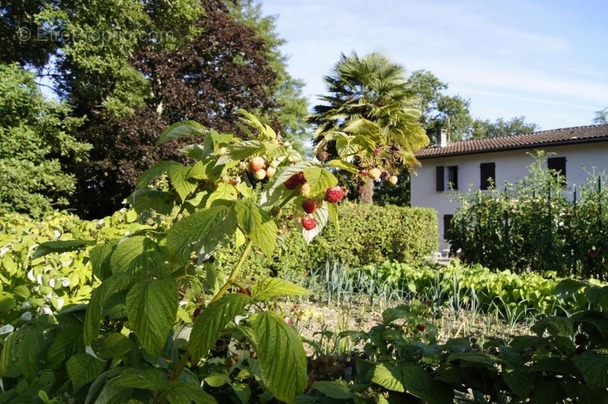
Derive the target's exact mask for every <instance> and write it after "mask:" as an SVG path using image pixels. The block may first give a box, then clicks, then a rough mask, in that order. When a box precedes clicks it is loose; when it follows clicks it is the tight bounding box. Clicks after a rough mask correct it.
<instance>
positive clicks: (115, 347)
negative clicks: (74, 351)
mask: <svg viewBox="0 0 608 404" xmlns="http://www.w3.org/2000/svg"><path fill="white" fill-rule="evenodd" d="M133 348H135V344H134V343H133V341H131V340H130V339H129V338H128V337H127V336H125V335H123V334H120V333H116V332H115V333H110V334H107V335H106V336H105V337H104V338H103V339H102V340H101V341H100V344H99V347H98V348H97V355H98V356H99V357H100V358H103V359H106V358H107V359H111V358H119V357H121V356H122V355H125V354H126V353H127V352H129V351H130V350H131V349H133Z"/></svg>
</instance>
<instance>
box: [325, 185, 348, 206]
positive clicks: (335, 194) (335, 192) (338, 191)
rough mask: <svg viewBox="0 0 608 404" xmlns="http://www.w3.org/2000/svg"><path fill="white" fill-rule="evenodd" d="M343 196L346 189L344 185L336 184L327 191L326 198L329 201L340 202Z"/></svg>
mask: <svg viewBox="0 0 608 404" xmlns="http://www.w3.org/2000/svg"><path fill="white" fill-rule="evenodd" d="M342 198H344V190H343V189H342V187H339V186H337V185H336V186H335V187H331V188H328V189H327V191H325V200H326V201H327V202H329V203H338V202H340V201H341V200H342Z"/></svg>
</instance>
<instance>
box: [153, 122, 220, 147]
mask: <svg viewBox="0 0 608 404" xmlns="http://www.w3.org/2000/svg"><path fill="white" fill-rule="evenodd" d="M208 132H209V131H208V130H207V129H205V127H204V126H203V125H201V124H200V123H198V122H194V121H184V122H177V123H174V124H173V125H171V126H169V127H168V128H167V129H165V130H164V131H163V133H162V134H161V135H160V138H159V139H158V141H157V142H156V145H157V146H160V145H161V144H163V143H165V142H168V141H170V140H173V139H180V138H183V137H188V136H205V135H206V134H207V133H208Z"/></svg>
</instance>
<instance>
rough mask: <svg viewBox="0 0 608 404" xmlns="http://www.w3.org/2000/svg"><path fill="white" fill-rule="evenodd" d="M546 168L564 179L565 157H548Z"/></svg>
mask: <svg viewBox="0 0 608 404" xmlns="http://www.w3.org/2000/svg"><path fill="white" fill-rule="evenodd" d="M547 168H548V169H549V170H552V171H554V172H557V173H559V174H560V175H561V176H562V177H564V179H565V178H566V158H565V157H549V158H548V159H547Z"/></svg>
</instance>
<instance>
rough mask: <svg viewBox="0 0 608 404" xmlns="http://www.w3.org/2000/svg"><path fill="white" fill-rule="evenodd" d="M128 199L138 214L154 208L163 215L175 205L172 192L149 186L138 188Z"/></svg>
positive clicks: (168, 212)
mask: <svg viewBox="0 0 608 404" xmlns="http://www.w3.org/2000/svg"><path fill="white" fill-rule="evenodd" d="M127 201H128V202H129V204H130V205H131V206H132V207H133V209H135V211H136V212H137V213H138V214H142V213H144V212H148V211H151V210H153V211H155V212H158V213H160V214H161V215H168V214H170V213H171V211H172V210H173V207H174V205H175V202H174V200H173V194H172V193H171V192H165V191H158V190H156V189H148V188H144V189H138V190H136V191H135V192H133V193H132V194H131V196H129V198H128V199H127Z"/></svg>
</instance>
